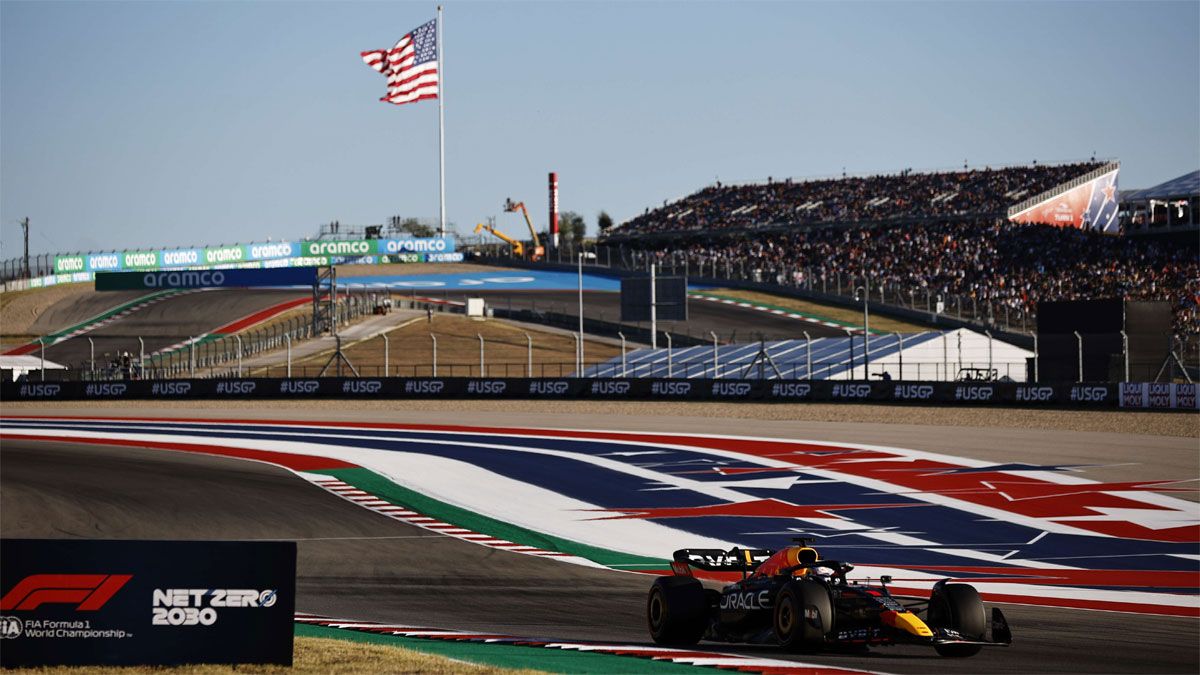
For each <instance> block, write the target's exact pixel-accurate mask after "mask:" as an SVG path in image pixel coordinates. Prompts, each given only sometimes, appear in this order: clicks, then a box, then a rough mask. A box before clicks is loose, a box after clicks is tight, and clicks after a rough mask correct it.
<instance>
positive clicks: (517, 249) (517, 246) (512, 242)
mask: <svg viewBox="0 0 1200 675" xmlns="http://www.w3.org/2000/svg"><path fill="white" fill-rule="evenodd" d="M484 230H487V231H488V232H491V233H492V234H493V235H495V236H496V237H498V238H500V239H502V240H503V241H505V242H507V243H508V245H509V246H511V247H512V252H513V256H514V257H517V258H524V257H525V244H522V243H521V242H519V241H517V240H516V239H513V238H512V237H510V236H508V235H507V234H504V233H503V232H501V231H500V230H497V229H496V228H494V227H492V226H491V225H486V224H484V223H479V224H478V225H476V226H475V234H479V233H480V232H482V231H484Z"/></svg>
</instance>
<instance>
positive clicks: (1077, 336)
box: [1072, 331, 1083, 382]
mask: <svg viewBox="0 0 1200 675" xmlns="http://www.w3.org/2000/svg"><path fill="white" fill-rule="evenodd" d="M1072 332H1073V333H1075V342H1076V343H1077V344H1078V345H1079V381H1080V382H1083V336H1082V335H1080V334H1079V331H1072Z"/></svg>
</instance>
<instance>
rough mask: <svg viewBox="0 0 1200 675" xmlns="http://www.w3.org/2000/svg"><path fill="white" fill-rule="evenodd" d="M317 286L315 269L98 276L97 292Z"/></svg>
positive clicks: (171, 272) (101, 274)
mask: <svg viewBox="0 0 1200 675" xmlns="http://www.w3.org/2000/svg"><path fill="white" fill-rule="evenodd" d="M316 282H317V269H316V268H315V267H296V268H289V267H284V268H280V269H265V270H244V269H234V270H170V271H163V272H98V273H96V290H97V291H131V290H145V289H163V288H248V287H280V286H283V287H291V286H309V287H311V286H312V285H313V284H315V283H316Z"/></svg>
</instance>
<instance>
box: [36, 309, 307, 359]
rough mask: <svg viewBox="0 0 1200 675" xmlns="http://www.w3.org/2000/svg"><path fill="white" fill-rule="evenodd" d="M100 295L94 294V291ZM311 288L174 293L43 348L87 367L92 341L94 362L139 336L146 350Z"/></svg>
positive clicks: (133, 347)
mask: <svg viewBox="0 0 1200 675" xmlns="http://www.w3.org/2000/svg"><path fill="white" fill-rule="evenodd" d="M96 295H99V294H96ZM306 296H311V293H305V292H303V291H294V290H286V291H285V290H253V291H250V290H245V289H240V290H209V291H202V292H193V293H185V294H182V295H176V296H172V297H169V298H166V299H164V300H161V301H159V302H156V303H154V304H152V305H150V306H148V307H144V308H142V309H139V310H137V311H135V312H133V313H131V314H129V315H128V316H125V317H122V318H120V319H118V320H116V321H113V322H112V323H110V324H107V325H105V326H101V327H100V328H97V329H96V330H93V331H91V332H89V333H87V334H85V335H80V336H78V337H74V338H71V339H69V340H65V341H63V342H60V343H58V344H56V345H53V346H51V347H47V348H46V358H47V359H49V360H50V361H54V362H57V363H62V364H65V365H69V366H70V367H72V368H80V367H83V368H85V369H86V368H87V365H86V364H87V360H88V358H89V354H90V349H91V345H89V343H88V338H92V340H93V342H94V343H95V349H96V361H97V362H98V363H102V362H103V360H104V355H105V354H106V353H107V354H114V355H115V354H117V353H118V352H121V351H126V350H128V351H129V353H130V354H133V355H134V356H135V357H136V356H137V354H138V349H139V345H138V338H139V337H141V338H142V339H143V341H144V342H145V344H146V353H147V354H150V353H152V352H154V351H155V350H157V349H161V348H163V347H167V346H170V345H173V344H177V343H179V342H181V341H183V340H186V339H188V338H189V337H193V336H198V335H203V334H204V333H208V332H211V331H212V330H214V329H216V328H220V327H221V326H224V325H225V324H228V323H231V322H233V321H237V320H238V319H241V318H242V317H245V316H248V315H250V314H253V313H255V312H258V311H261V310H264V309H266V308H268V307H271V306H273V305H276V304H279V303H281V302H286V301H288V300H293V299H296V298H303V297H306Z"/></svg>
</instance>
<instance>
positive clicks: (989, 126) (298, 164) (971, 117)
mask: <svg viewBox="0 0 1200 675" xmlns="http://www.w3.org/2000/svg"><path fill="white" fill-rule="evenodd" d="M435 7H436V5H435V4H434V3H428V4H427V3H384V2H303V3H301V2H139V3H105V2H85V3H75V2H14V1H10V0H5V1H3V2H0V244H2V246H3V251H2V252H0V257H2V258H9V257H13V256H16V255H19V254H20V236H19V233H20V228H19V227H17V225H16V222H17V220H19V219H20V218H22V217H25V216H28V217H30V219H31V220H32V222H33V232H34V234H33V236H32V238H31V240H30V245H31V249H32V250H33V251H34V252H52V251H60V250H61V251H70V250H80V249H82V250H88V249H99V248H109V247H118V248H119V247H139V246H173V245H180V246H185V245H191V244H218V243H223V242H234V241H248V240H251V239H256V240H263V239H266V238H267V237H273V238H276V239H280V238H300V237H302V236H305V235H311V234H314V233H315V232H316V229H317V227H318V225H319V224H320V223H323V222H328V221H330V220H334V219H338V220H340V221H341V222H343V223H356V224H369V223H380V222H384V221H385V220H386V219H387V217H389V216H391V215H403V216H419V217H435V216H436V215H437V210H438V208H437V104H436V102H432V101H427V102H422V103H417V104H414V105H408V106H399V107H396V106H390V105H387V104H384V103H380V102H379V101H378V99H379V97H380V96H382V95H383V93H384V80H383V77H382V76H380V75H379V74H378V73H376V72H374V71H373V70H371V69H370V68H368V67H367V66H366V65H365V64H363V63H362V61H361V60H360V59H359V56H358V53H359V52H360V51H363V50H366V49H374V48H381V47H389V46H391V45H392V44H393V43H394V42H395V41H396V40H397V39H399V38H400V36H402V35H403V34H404V33H405V32H407V31H408V30H411V29H412V28H415V27H416V26H417V25H419V24H420V23H422V22H424V21H427V20H429V19H430V18H432V17H433V16H434V13H435ZM1198 26H1200V3H1197V2H1178V3H1150V2H1138V3H1117V2H1068V3H1049V2H1037V3H1020V2H1010V3H983V2H961V3H905V2H893V3H869V2H846V3H806V2H774V3H736V4H735V3H717V2H712V3H691V2H689V3H683V2H678V3H658V4H641V3H594V4H593V3H582V2H580V3H567V2H545V3H535V2H525V3H506V2H490V3H471V2H453V1H451V2H447V3H446V18H445V27H444V28H445V45H444V46H445V57H446V61H445V78H446V79H445V86H446V91H445V96H446V98H445V104H446V113H445V114H446V133H447V137H446V160H447V163H446V176H447V201H448V209H447V210H448V218H449V220H450V221H452V222H455V223H457V225H458V227H459V230H460V231H463V232H469V231H470V229H471V228H472V227H473V226H474V224H475V223H476V222H478V221H481V220H483V219H485V218H486V217H487V216H497V222H498V224H499V225H500V226H501V227H502V229H505V230H507V231H509V232H512V233H518V232H520V231H521V227H520V221H519V220H518V219H517V218H518V217H517V216H515V215H514V214H505V213H503V212H502V209H501V205H502V204H503V202H504V199H505V198H506V197H512V198H514V199H519V200H524V201H525V202H527V204H529V206H530V209H531V212H532V215H533V217H534V221H535V223H536V224H538V225H539V227H541V226H544V223H545V221H546V174H547V172H549V171H558V173H559V176H560V183H561V198H560V201H561V208H562V209H563V210H574V211H578V212H580V213H582V214H583V215H584V216H585V218H586V219H587V221H588V223H589V226H590V228H591V229H592V230H593V231H594V227H595V225H594V223H595V216H596V214H597V212H598V211H600V210H601V209H605V210H607V211H608V212H609V213H611V214H612V215H613V217H614V218H616V219H617V220H618V221H620V220H624V219H626V218H629V217H632V216H633V215H635V214H637V213H640V212H641V211H642V210H643V209H644V208H646V207H647V206H652V205H655V204H661V203H662V201H663V200H664V199H673V198H676V197H679V196H682V195H684V194H687V193H690V192H692V191H694V190H696V189H698V188H699V187H701V186H703V185H705V184H707V183H710V182H712V181H713V180H714V179H717V178H718V177H719V178H720V179H721V180H723V181H736V180H751V179H765V178H766V177H767V176H769V175H770V176H774V177H782V176H794V177H805V176H820V175H829V174H836V173H840V172H841V171H842V167H845V168H846V170H847V171H848V172H851V173H864V172H877V171H884V172H890V171H896V170H899V169H903V168H907V167H914V168H917V169H932V168H944V167H953V166H961V165H962V162H963V160H964V159H966V160H968V161H969V162H970V163H971V164H972V165H986V164H1003V163H1019V162H1028V161H1030V160H1033V159H1035V158H1036V159H1038V160H1040V161H1052V160H1068V159H1086V158H1087V157H1089V156H1091V154H1092V153H1093V152H1095V153H1097V155H1099V156H1102V157H1118V158H1120V159H1121V161H1122V163H1123V169H1122V176H1121V179H1122V186H1123V187H1127V188H1132V187H1148V186H1150V185H1153V184H1156V183H1158V182H1161V181H1164V180H1167V179H1170V178H1173V177H1175V176H1177V175H1179V174H1182V173H1185V172H1187V171H1192V170H1195V169H1196V168H1198V167H1200V46H1198V44H1200V43H1198V41H1197V38H1196V35H1197V27H1198Z"/></svg>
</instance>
